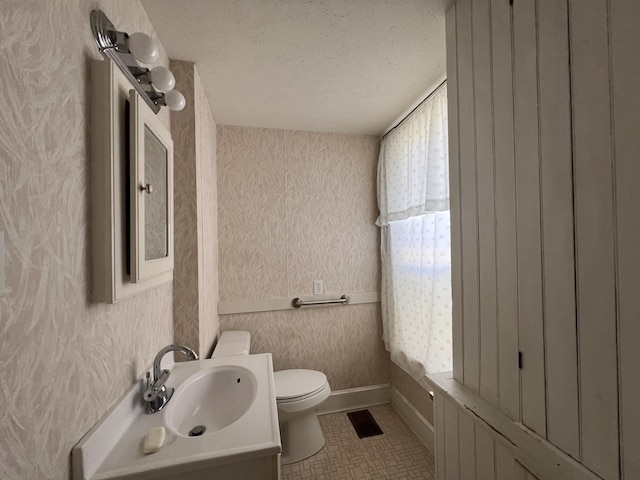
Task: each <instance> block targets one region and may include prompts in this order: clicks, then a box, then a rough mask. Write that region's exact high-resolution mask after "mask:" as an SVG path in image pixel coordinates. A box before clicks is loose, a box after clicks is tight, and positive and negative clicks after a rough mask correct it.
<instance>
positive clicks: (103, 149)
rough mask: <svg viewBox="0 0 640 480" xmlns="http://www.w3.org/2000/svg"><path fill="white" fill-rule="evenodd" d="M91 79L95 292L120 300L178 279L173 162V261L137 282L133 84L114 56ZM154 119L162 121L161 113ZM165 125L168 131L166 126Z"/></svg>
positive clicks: (97, 65) (101, 298)
mask: <svg viewBox="0 0 640 480" xmlns="http://www.w3.org/2000/svg"><path fill="white" fill-rule="evenodd" d="M90 83H91V105H90V107H91V162H90V164H91V185H90V192H91V253H92V259H91V270H92V272H91V277H92V286H91V297H92V301H94V302H104V303H116V302H118V301H120V300H122V299H124V298H127V297H131V296H133V295H136V294H138V293H140V292H142V291H144V290H147V289H149V288H153V287H156V286H158V285H160V284H163V283H165V282H170V281H172V280H173V167H172V166H171V167H169V166H168V167H167V173H168V174H169V175H168V186H167V191H168V192H170V193H168V199H169V203H170V205H169V206H168V217H167V224H168V232H170V233H169V235H170V236H171V240H170V242H169V245H168V253H169V255H170V257H171V261H170V264H167V265H165V267H166V268H163V270H162V271H156V272H155V273H154V274H152V275H150V276H146V277H145V276H144V274H143V275H142V276H141V277H139V278H138V279H137V280H138V281H137V282H134V281H133V277H132V272H133V268H132V264H131V260H132V258H133V254H132V251H133V249H132V245H133V243H132V241H131V240H132V234H131V226H132V221H131V212H130V208H131V207H130V205H131V203H132V201H131V191H132V183H133V182H132V178H133V177H131V172H130V169H131V166H130V158H131V155H130V150H129V149H130V143H131V142H130V124H131V110H132V106H131V95H130V90H131V83H130V82H129V80H128V79H127V78H126V77H125V76H124V74H123V73H122V72H121V71H120V70H119V69H118V68H117V67H116V66H115V65H114V64H113V62H112V60H110V59H105V60H92V61H91V82H90ZM145 107H146V105H145ZM147 108H148V107H147ZM149 111H150V110H149ZM155 120H158V122H159V119H158V118H157V117H155ZM162 128H163V129H165V131H166V128H165V127H164V125H162ZM166 133H167V135H168V132H166ZM168 136H169V138H170V135H168ZM172 152H173V149H172V148H171V153H172ZM171 165H172V161H171ZM136 185H137V183H136ZM143 270H144V269H143Z"/></svg>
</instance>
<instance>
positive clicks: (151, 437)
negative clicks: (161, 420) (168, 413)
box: [142, 427, 167, 455]
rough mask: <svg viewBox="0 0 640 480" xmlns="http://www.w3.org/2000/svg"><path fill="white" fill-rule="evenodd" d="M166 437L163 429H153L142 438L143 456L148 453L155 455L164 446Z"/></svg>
mask: <svg viewBox="0 0 640 480" xmlns="http://www.w3.org/2000/svg"><path fill="white" fill-rule="evenodd" d="M166 435H167V432H166V430H165V429H164V427H153V428H152V429H151V430H149V433H147V436H146V437H144V446H143V447H142V451H143V452H144V454H145V455H148V454H150V453H155V452H157V451H158V450H160V449H161V448H162V445H164V439H165V437H166Z"/></svg>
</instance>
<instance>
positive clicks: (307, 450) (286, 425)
mask: <svg viewBox="0 0 640 480" xmlns="http://www.w3.org/2000/svg"><path fill="white" fill-rule="evenodd" d="M250 342H251V336H250V334H249V332H242V331H226V332H223V333H222V335H220V339H219V340H218V343H217V345H216V348H215V349H214V350H213V354H212V355H211V358H220V357H227V356H232V355H248V354H249V347H250ZM274 383H275V387H276V403H277V406H278V423H279V424H280V441H281V443H282V456H281V457H280V463H281V464H282V465H288V464H290V463H295V462H299V461H301V460H304V459H305V458H308V457H310V456H311V455H314V454H315V453H317V452H318V451H320V449H322V447H323V446H324V435H323V434H322V429H321V428H320V422H319V421H318V416H317V415H316V409H317V407H318V406H319V405H320V404H321V403H322V402H324V401H325V400H326V399H327V397H328V396H329V394H330V393H331V387H330V386H329V382H328V381H327V377H326V375H325V374H324V373H322V372H318V371H315V370H304V369H292V370H280V371H278V372H275V373H274Z"/></svg>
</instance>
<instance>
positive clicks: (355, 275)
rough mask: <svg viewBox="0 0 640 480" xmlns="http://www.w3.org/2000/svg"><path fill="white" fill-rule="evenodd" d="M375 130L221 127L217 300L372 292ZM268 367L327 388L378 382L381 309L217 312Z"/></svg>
mask: <svg viewBox="0 0 640 480" xmlns="http://www.w3.org/2000/svg"><path fill="white" fill-rule="evenodd" d="M378 146H379V139H378V138H377V137H369V136H356V135H339V134H328V133H310V132H298V131H289V130H272V129H259V128H247V127H232V126H219V127H218V201H219V203H218V215H219V242H220V243H219V249H220V250H219V251H220V255H219V261H220V265H219V275H220V277H219V278H220V295H219V298H220V301H221V302H225V301H237V300H252V299H269V298H287V297H290V298H293V297H296V296H307V295H312V293H313V290H312V287H313V280H314V279H321V280H323V282H324V290H325V293H328V294H332V293H333V294H338V295H341V294H343V293H353V292H372V291H377V290H379V288H380V287H379V285H380V273H379V271H380V259H379V253H378V252H379V232H378V228H377V227H376V226H375V225H374V222H375V219H376V217H377V207H376V187H375V180H376V165H377V157H378ZM220 326H221V330H231V329H243V330H249V331H250V332H251V333H252V336H253V343H252V351H254V352H271V353H273V356H274V363H275V367H276V368H277V369H283V368H314V369H318V370H322V371H324V372H325V373H327V376H328V378H329V381H330V383H331V386H332V388H333V389H334V390H336V389H344V388H351V387H357V386H365V385H373V384H380V383H387V382H388V381H389V356H388V354H387V352H386V351H385V350H384V345H383V343H382V340H381V338H382V331H381V329H382V327H381V321H380V309H379V305H378V304H364V305H353V306H348V307H326V308H317V309H306V310H299V311H298V310H296V311H289V310H288V311H278V312H265V313H253V314H236V315H224V316H221V317H220Z"/></svg>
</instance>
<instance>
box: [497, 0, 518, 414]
mask: <svg viewBox="0 0 640 480" xmlns="http://www.w3.org/2000/svg"><path fill="white" fill-rule="evenodd" d="M511 35H512V26H511V9H510V8H507V6H506V5H505V3H504V1H503V0H491V43H492V78H493V116H494V119H493V122H494V132H493V133H494V149H495V152H494V155H495V217H496V220H495V223H496V270H497V285H496V288H497V328H498V349H497V352H496V353H497V355H498V365H499V389H498V393H499V406H500V409H501V410H502V411H503V412H504V413H506V414H507V415H508V416H509V417H511V418H512V419H514V420H520V372H519V370H518V256H517V244H516V190H515V181H514V180H515V163H514V137H513V72H512V61H511V58H512V49H511Z"/></svg>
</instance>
